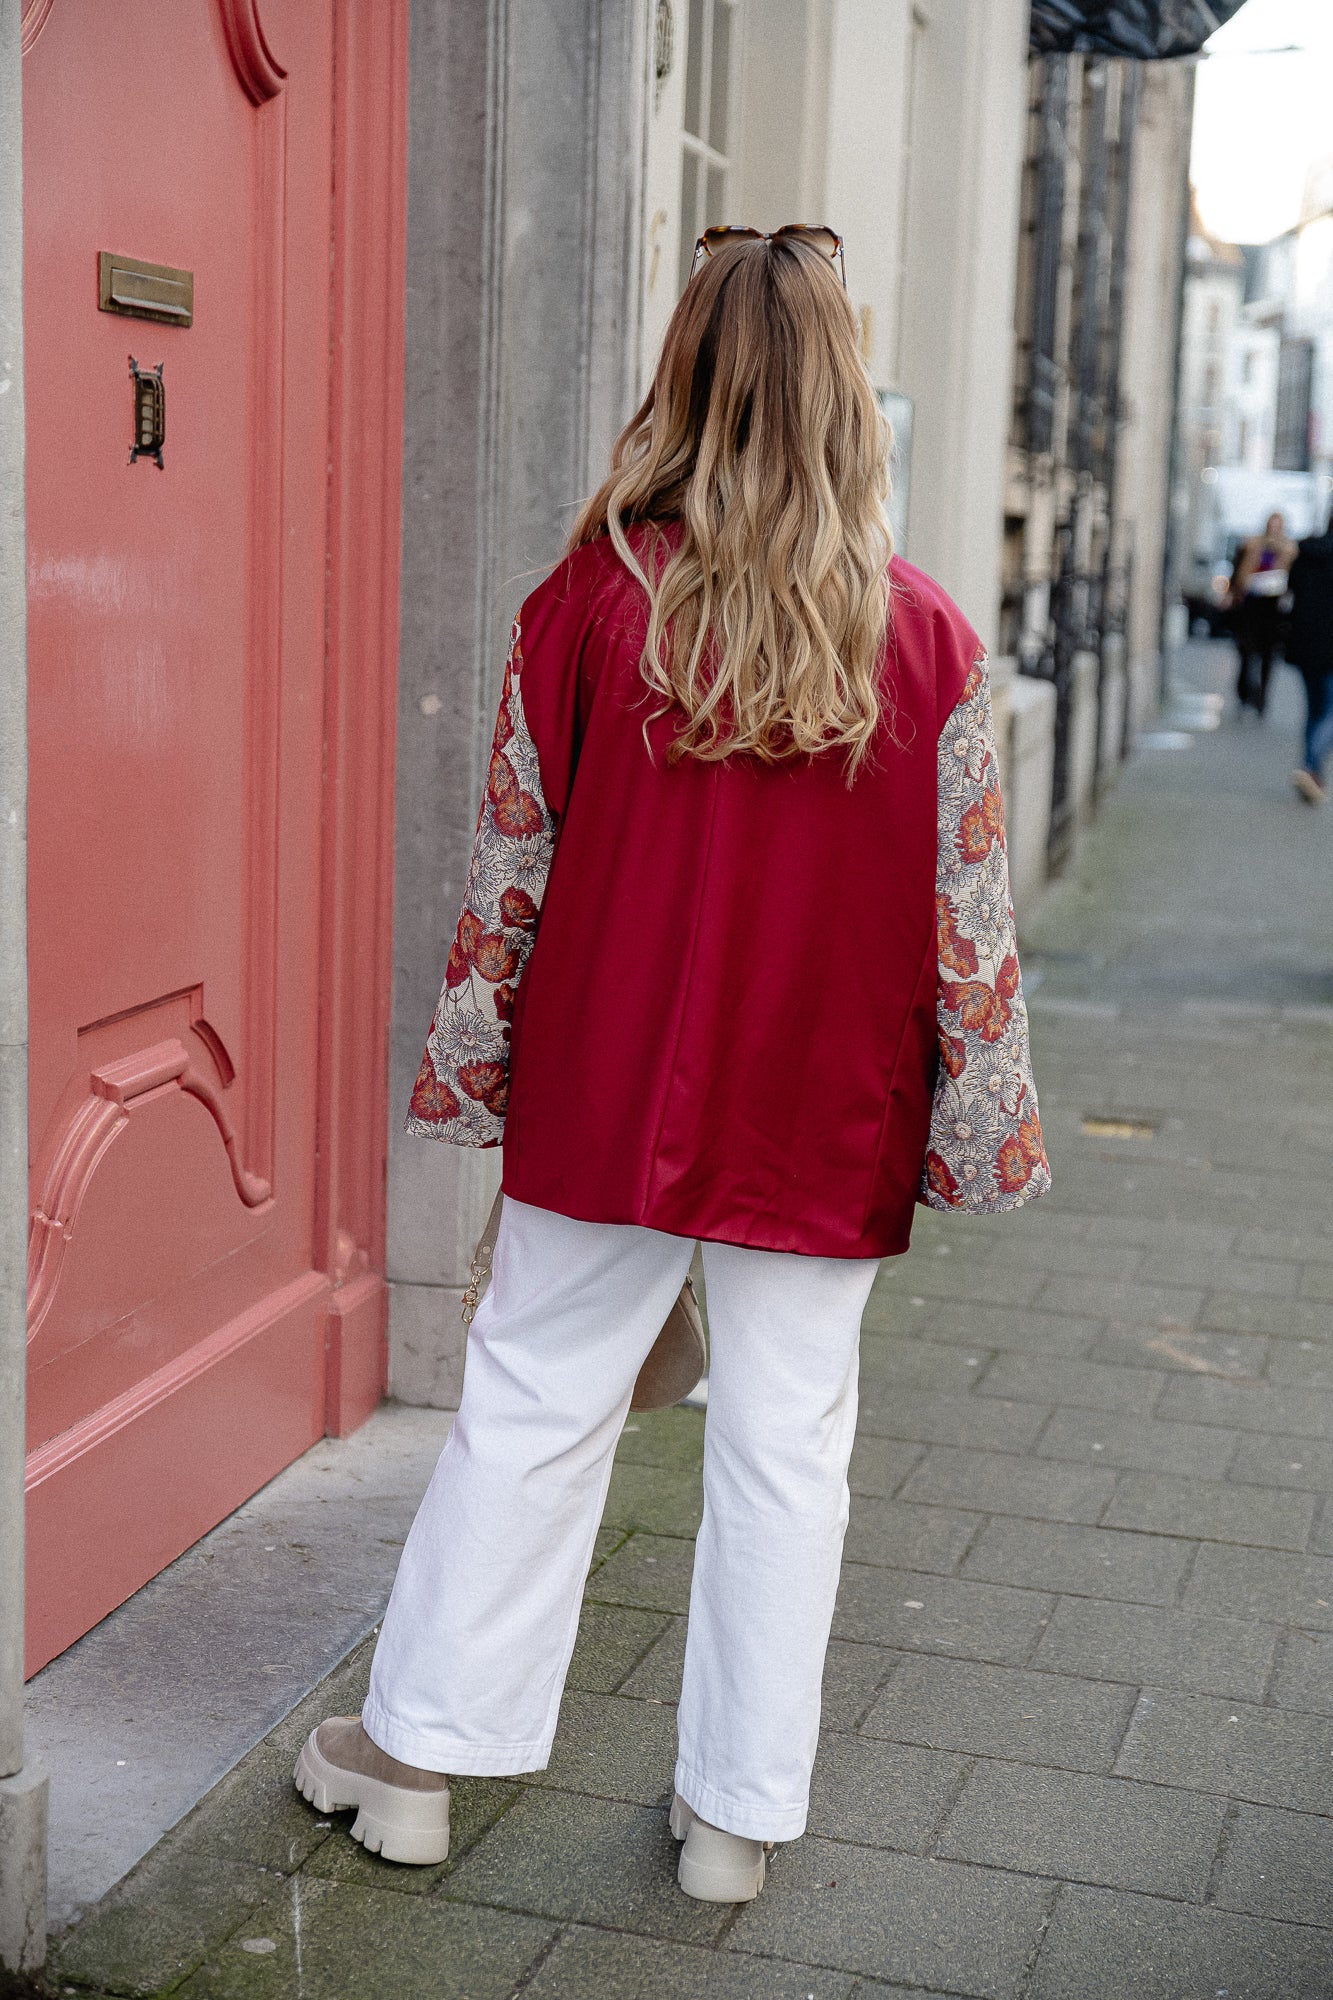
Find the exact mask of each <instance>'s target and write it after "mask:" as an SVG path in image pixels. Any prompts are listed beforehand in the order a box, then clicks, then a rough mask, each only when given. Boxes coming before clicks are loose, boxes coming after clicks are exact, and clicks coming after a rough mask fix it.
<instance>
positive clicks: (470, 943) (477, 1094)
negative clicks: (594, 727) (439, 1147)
mask: <svg viewBox="0 0 1333 2000" xmlns="http://www.w3.org/2000/svg"><path fill="white" fill-rule="evenodd" d="M521 636H522V635H521V633H520V631H519V625H518V620H517V619H515V621H514V629H513V633H512V635H511V637H510V641H509V657H508V659H507V660H506V662H505V677H504V689H503V692H502V694H501V696H500V713H499V715H498V717H497V718H496V723H495V736H494V739H493V741H492V744H491V761H490V769H489V771H488V773H487V779H486V795H485V797H484V798H483V800H482V803H481V817H480V819H479V820H478V822H477V838H476V841H475V843H474V845H473V848H472V865H471V867H470V868H469V869H468V877H467V886H466V888H465V889H464V891H463V913H462V915H461V916H460V918H459V920H458V929H457V930H456V932H455V933H454V941H453V944H452V945H451V947H450V950H449V959H448V963H447V965H446V967H445V973H444V990H443V992H442V993H441V994H440V1002H439V1005H438V1006H437V1008H436V1009H435V1018H434V1020H433V1021H432V1022H431V1024H430V1034H429V1036H428V1037H427V1040H426V1053H425V1055H424V1056H423V1057H422V1059H421V1068H420V1070H419V1071H418V1073H417V1080H416V1083H415V1085H414V1087H413V1090H412V1103H411V1108H410V1110H409V1112H408V1115H407V1120H406V1127H407V1130H408V1131H409V1132H417V1133H420V1134H421V1135H422V1136H423V1137H425V1138H430V1139H442V1140H444V1141H446V1142H447V1143H449V1144H451V1145H455V1146H498V1145H499V1144H500V1141H501V1139H502V1138H503V1136H504V1117H505V1109H506V1106H507V1105H508V1102H509V1023H510V1021H511V1020H512V1019H513V1013H514V996H515V994H516V992H517V990H518V982H519V980H520V979H521V978H522V977H523V970H524V967H525V966H526V965H527V962H528V958H529V956H530V955H531V952H532V946H533V941H534V939H535V936H536V932H537V919H538V917H539V915H540V912H541V904H542V896H543V894H544V893H545V889H546V877H547V875H548V874H549V872H550V867H551V855H552V852H553V850H554V847H555V820H554V817H553V815H552V813H551V811H550V809H549V807H548V806H547V804H546V800H545V799H544V798H543V796H542V787H541V773H540V771H539V769H538V766H537V751H536V748H535V746H534V744H533V741H532V737H531V736H530V735H529V733H528V726H527V723H526V721H525V720H524V716H523V696H522V692H521V683H522V674H523V652H522V643H521Z"/></svg>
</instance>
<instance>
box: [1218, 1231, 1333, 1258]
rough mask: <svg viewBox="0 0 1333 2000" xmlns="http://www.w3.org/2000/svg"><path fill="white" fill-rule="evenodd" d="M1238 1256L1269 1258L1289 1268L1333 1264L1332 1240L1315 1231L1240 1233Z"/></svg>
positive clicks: (1236, 1250)
mask: <svg viewBox="0 0 1333 2000" xmlns="http://www.w3.org/2000/svg"><path fill="white" fill-rule="evenodd" d="M1235 1254H1237V1256H1269V1258H1281V1260H1283V1262H1291V1264H1315V1262H1319V1264H1333V1236H1327V1234H1319V1232H1317V1230H1241V1234H1239V1236H1237V1240H1235Z"/></svg>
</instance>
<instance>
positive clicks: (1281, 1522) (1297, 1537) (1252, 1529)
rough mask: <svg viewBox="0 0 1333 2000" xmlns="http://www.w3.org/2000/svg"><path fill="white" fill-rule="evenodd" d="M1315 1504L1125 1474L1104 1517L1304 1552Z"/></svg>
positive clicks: (1126, 1524) (1115, 1523)
mask: <svg viewBox="0 0 1333 2000" xmlns="http://www.w3.org/2000/svg"><path fill="white" fill-rule="evenodd" d="M1314 1506H1315V1503H1314V1501H1313V1499H1310V1498H1307V1497H1306V1496H1305V1495H1304V1494H1302V1493H1275V1492H1265V1491H1263V1490H1262V1489H1260V1488H1258V1487H1253V1486H1250V1487H1245V1486H1233V1485H1231V1484H1229V1483H1227V1484H1224V1483H1222V1482H1221V1481H1218V1480H1203V1479H1172V1478H1171V1477H1169V1475H1167V1474H1166V1473H1160V1472H1127V1473H1125V1474H1124V1476H1123V1477H1122V1479H1121V1481H1120V1484H1119V1486H1118V1487H1117V1488H1116V1491H1115V1497H1114V1498H1113V1500H1112V1501H1111V1504H1110V1506H1109V1507H1108V1508H1107V1510H1106V1512H1105V1514H1104V1515H1103V1516H1102V1519H1103V1520H1104V1521H1105V1523H1106V1525H1107V1526H1108V1527H1111V1528H1135V1529H1139V1530H1147V1531H1155V1532H1157V1533H1158V1534H1163V1535H1189V1536H1192V1537H1194V1538H1196V1539H1197V1540H1199V1541H1210V1542H1242V1543H1246V1544H1249V1545H1251V1546H1253V1547H1255V1548H1268V1549H1303V1548H1304V1547H1305V1544H1306V1540H1307V1537H1308V1536H1309V1532H1310V1521H1311V1517H1312V1515H1313V1513H1314Z"/></svg>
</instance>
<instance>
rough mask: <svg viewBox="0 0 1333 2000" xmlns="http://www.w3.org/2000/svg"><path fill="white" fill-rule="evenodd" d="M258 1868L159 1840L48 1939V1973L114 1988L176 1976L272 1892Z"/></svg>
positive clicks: (152, 1986)
mask: <svg viewBox="0 0 1333 2000" xmlns="http://www.w3.org/2000/svg"><path fill="white" fill-rule="evenodd" d="M274 1880H275V1877H274V1876H273V1875H271V1874H269V1873H268V1872H267V1871H266V1870H264V1869H263V1868H254V1867H250V1866H248V1865H246V1864H244V1863H241V1862H237V1861H223V1860H221V1859H219V1858H218V1857H217V1856H216V1855H212V1854H200V1853H195V1852H192V1851H190V1850H189V1849H186V1848H182V1847H176V1846H172V1845H170V1844H167V1845H165V1846H159V1847H156V1848H154V1849H153V1851H152V1852H151V1853H150V1854H148V1855H147V1856H145V1858H144V1860H143V1861H141V1862H140V1863H139V1866H138V1867H137V1868H135V1869H133V1870H132V1871H131V1873H130V1874H129V1875H127V1876H126V1878H125V1880H124V1881H123V1882H121V1883H118V1884H117V1886H116V1887H115V1888H114V1889H112V1890H111V1892H110V1893H109V1894H108V1895H106V1896H104V1897H103V1898H102V1900H101V1902H100V1903H98V1904H96V1905H95V1906H94V1907H93V1909H91V1910H90V1911H89V1912H88V1914H87V1915H86V1916H85V1917H84V1918H83V1919H82V1921H81V1922H80V1923H79V1924H78V1925H76V1927H75V1928H74V1929H73V1930H70V1931H67V1932H66V1933H65V1934H64V1936H63V1937H60V1938H57V1939H55V1940H54V1942H53V1944H52V1946H51V1954H50V1959H49V1962H48V1968H47V1970H48V1976H50V1977H51V1978H54V1979H59V1980H78V1981H80V1982H81V1983H83V1984H85V1985H89V1986H99V1987H107V1988H110V1989H111V1990H112V1991H113V1992H116V1993H131V1994H139V1993H143V1994H147V1993H156V1992H158V1991H159V1990H160V1989H161V1988H162V1987H164V1986H171V1985H174V1984H175V1983H176V1982H177V1981H178V1980H181V1979H184V1978H185V1977H186V1976H187V1974H189V1973H191V1972H193V1971H194V1969H195V1967H196V1966H198V1965H199V1964H201V1963H202V1961H203V1959H204V1958H205V1957H206V1955H207V1954H208V1953H209V1952H210V1951H211V1950H212V1949H213V1948H214V1947H215V1946H216V1945H219V1944H221V1943H222V1941H223V1939H224V1938H226V1937H228V1936H229V1935H230V1934H231V1932H232V1931H234V1930H235V1929H236V1928H237V1926H238V1925H239V1924H242V1923H244V1922H246V1921H248V1920H249V1918H250V1917H251V1915H252V1914H253V1913H254V1912H255V1911H256V1910H258V1909H259V1908H261V1906H262V1905H263V1903H264V1901H265V1899H266V1898H267V1897H268V1896H269V1895H270V1894H271V1893H272V1890H273V1885H274Z"/></svg>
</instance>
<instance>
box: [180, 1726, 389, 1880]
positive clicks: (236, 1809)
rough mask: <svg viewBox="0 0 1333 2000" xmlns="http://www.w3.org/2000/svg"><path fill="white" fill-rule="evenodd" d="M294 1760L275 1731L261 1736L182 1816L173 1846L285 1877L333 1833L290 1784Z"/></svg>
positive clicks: (288, 1746) (321, 1817)
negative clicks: (191, 1809)
mask: <svg viewBox="0 0 1333 2000" xmlns="http://www.w3.org/2000/svg"><path fill="white" fill-rule="evenodd" d="M327 1712H328V1713H329V1714H333V1713H334V1712H335V1711H334V1710H333V1709H332V1708H330V1709H329V1710H328V1711H327ZM351 1712H352V1713H355V1712H356V1711H355V1710H352V1711H351ZM319 1719H320V1720H322V1717H321V1718H319ZM312 1726H313V1725H312ZM295 1761H296V1749H295V1748H293V1746H292V1745H291V1744H290V1742H288V1741H283V1740H281V1739H279V1738H278V1733H277V1732H276V1731H275V1733H274V1735H273V1736H271V1737H266V1738H265V1740H264V1741H263V1742H262V1743H259V1744H256V1746H255V1748H254V1749H253V1750H252V1751H250V1753H249V1754H248V1756H245V1757H243V1758H242V1759H241V1761H240V1763H239V1764H238V1765H237V1766H236V1768H235V1770H234V1771H229V1772H228V1773H227V1775H226V1777H225V1778H223V1779H221V1781H220V1782H219V1783H218V1784H216V1785H214V1787H213V1789H212V1791H211V1792H209V1793H207V1794H206V1795H205V1797H204V1798H202V1799H201V1800H200V1801H199V1804H198V1805H197V1806H196V1807H195V1809H194V1811H193V1812H192V1813H189V1814H188V1815H187V1816H186V1818H185V1819H184V1820H183V1821H182V1822H181V1823H180V1825H179V1826H178V1827H177V1828H176V1829H175V1831H174V1835H173V1841H174V1844H175V1845H177V1846H179V1847H180V1848H182V1849H192V1850H194V1851H195V1852H196V1853H199V1854H214V1855H217V1856H219V1857H220V1858H222V1859H225V1860H228V1861H247V1862H250V1863H252V1864H253V1865H254V1866H255V1867H257V1868H269V1869H275V1870H277V1871H278V1872H279V1873H281V1874H284V1875H290V1874H291V1873H292V1872H293V1870H295V1869H297V1868H299V1867H300V1866H301V1865H302V1863H303V1862H305V1861H306V1860H307V1859H308V1858H309V1857H310V1855H312V1854H313V1853H314V1852H315V1850H316V1848H318V1847H320V1846H322V1845H323V1843H324V1842H325V1841H327V1840H328V1839H329V1838H330V1835H331V1833H332V1831H333V1828H332V1827H331V1825H330V1823H329V1821H328V1819H327V1817H326V1816H324V1815H321V1814H319V1813H315V1812H312V1811H311V1809H310V1807H309V1806H308V1805H307V1804H306V1802H305V1800H304V1799H303V1798H302V1797H301V1794H300V1793H299V1792H298V1791H297V1789H296V1787H295V1785H294V1784H293V1783H292V1767H293V1765H294V1763H295ZM321 1819H323V1824H322V1825H321V1823H320V1822H321Z"/></svg>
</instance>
